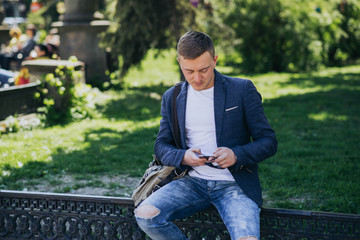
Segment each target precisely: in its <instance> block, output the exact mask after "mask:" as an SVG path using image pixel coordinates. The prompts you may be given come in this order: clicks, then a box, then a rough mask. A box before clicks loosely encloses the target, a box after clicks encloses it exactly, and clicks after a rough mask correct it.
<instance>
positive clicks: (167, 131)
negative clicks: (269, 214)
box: [135, 31, 277, 240]
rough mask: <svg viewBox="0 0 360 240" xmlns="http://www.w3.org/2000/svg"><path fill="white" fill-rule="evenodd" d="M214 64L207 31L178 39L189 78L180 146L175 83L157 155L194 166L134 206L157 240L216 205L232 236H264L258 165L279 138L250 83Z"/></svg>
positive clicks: (181, 102) (165, 102)
mask: <svg viewBox="0 0 360 240" xmlns="http://www.w3.org/2000/svg"><path fill="white" fill-rule="evenodd" d="M216 61H217V55H215V50H214V45H213V42H212V40H211V38H210V37H209V36H207V35H206V34H204V33H201V32H195V31H190V32H187V33H186V34H185V35H183V36H182V37H181V39H180V40H179V42H178V62H179V65H180V67H181V70H182V72H183V73H184V76H185V79H186V82H185V83H183V84H182V86H181V91H180V93H179V96H178V97H177V100H176V102H177V115H178V122H179V128H180V135H181V149H178V148H177V147H176V146H175V142H174V139H173V134H172V130H173V126H171V122H172V121H171V116H172V115H171V98H172V93H173V90H174V88H171V89H169V90H168V91H166V92H165V93H164V95H163V99H162V107H161V115H162V119H161V121H160V129H159V133H158V136H157V139H156V142H155V155H156V156H157V158H158V159H159V160H160V161H161V162H162V163H163V164H165V165H170V166H175V167H177V168H183V169H185V168H189V167H191V170H190V171H189V174H188V175H186V176H185V177H183V178H180V179H178V180H174V181H172V182H170V183H169V184H167V185H165V186H164V187H163V188H161V189H159V190H158V191H156V192H155V193H153V194H152V195H150V197H148V198H147V199H145V200H144V202H142V203H141V204H140V205H139V207H138V208H137V209H136V210H135V216H136V220H137V222H138V224H139V226H140V227H141V228H142V230H143V231H144V232H146V233H147V234H148V235H149V236H150V237H151V238H152V239H164V240H165V239H166V240H171V239H186V236H184V235H183V234H182V232H181V231H180V230H179V229H178V228H177V227H176V225H174V224H173V223H172V222H171V221H172V220H174V219H178V218H184V217H186V216H189V215H192V214H194V213H195V212H197V211H200V210H203V209H206V208H208V207H210V206H211V205H214V206H215V207H216V208H217V210H218V211H219V214H220V216H221V218H222V220H223V222H224V223H225V225H226V227H227V229H228V231H229V234H230V236H231V239H234V240H235V239H241V240H245V239H249V240H250V239H251V240H254V239H260V223H259V222H260V220H259V218H260V217H259V215H260V207H261V204H262V197H261V189H260V183H259V178H258V171H257V169H258V166H257V163H258V162H260V161H262V160H264V159H266V158H268V157H270V156H272V155H274V154H275V152H276V150H277V141H276V138H275V133H274V131H273V129H272V128H271V127H270V125H269V123H268V121H267V119H266V117H265V114H264V112H263V107H262V103H261V96H260V94H259V93H258V92H257V90H256V88H255V87H254V85H253V84H252V82H251V81H249V80H245V79H235V78H230V77H227V76H224V75H221V74H220V73H219V72H217V71H216V70H215V66H216ZM202 155H208V156H211V157H203V156H202Z"/></svg>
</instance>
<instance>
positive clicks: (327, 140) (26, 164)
mask: <svg viewBox="0 0 360 240" xmlns="http://www.w3.org/2000/svg"><path fill="white" fill-rule="evenodd" d="M154 57H155V52H153V51H150V52H149V54H148V56H147V58H146V59H145V60H144V61H143V62H142V63H141V67H140V68H132V69H131V70H130V72H129V75H128V76H126V78H125V84H126V87H125V88H124V89H123V90H121V91H115V90H109V91H107V92H104V93H103V94H102V95H101V99H99V101H97V102H98V104H99V112H101V116H99V117H97V118H95V119H92V120H90V119H87V120H83V121H79V122H73V123H71V124H68V125H64V126H54V127H51V128H47V129H35V130H32V131H24V132H19V133H13V134H6V135H2V136H1V137H0V186H1V188H2V189H17V190H22V189H26V187H27V186H29V184H31V182H34V181H39V182H43V181H48V180H52V179H53V176H58V175H71V176H76V179H88V180H89V181H91V180H92V178H93V176H95V175H106V176H118V175H120V174H127V175H129V176H136V177H140V176H141V175H142V174H143V172H144V170H145V168H146V167H147V165H148V163H149V162H150V161H151V154H152V153H153V146H154V141H155V139H156V135H157V132H158V128H159V122H160V119H161V116H160V106H161V96H162V94H163V93H164V92H165V91H166V89H168V88H169V87H170V86H172V85H174V84H175V83H176V82H178V81H179V69H178V65H177V63H176V52H175V50H171V51H164V52H163V55H160V56H158V57H157V58H154ZM222 69H225V70H226V72H227V73H228V75H232V72H237V74H236V75H235V76H237V77H242V78H248V79H251V80H252V81H253V82H254V83H255V86H256V87H257V89H258V90H259V92H260V93H261V95H262V97H263V103H264V110H265V112H266V115H267V117H268V119H269V122H270V124H271V125H272V127H273V128H274V130H275V132H276V134H277V139H278V141H279V148H278V152H277V154H276V155H275V156H274V157H272V158H270V159H267V160H266V161H264V162H261V163H260V164H259V176H260V180H261V183H262V186H263V190H264V191H263V192H264V202H265V207H284V208H295V209H306V210H321V211H333V212H346V213H358V214H359V213H360V199H359V197H358V192H360V185H359V184H354V179H359V178H360V175H359V174H360V172H359V171H354V169H359V168H360V161H359V156H358V147H359V146H358V142H359V139H360V108H359V106H358V105H359V101H360V66H347V67H343V68H327V69H322V70H320V71H318V72H309V73H296V74H290V73H266V74H254V75H245V74H238V71H233V69H232V68H230V67H225V68H224V67H219V68H218V70H219V71H220V72H221V70H222ZM53 185H56V182H54V181H53ZM99 185H101V183H99ZM84 186H88V184H85V185H84ZM105 186H107V187H110V188H114V187H115V185H111V184H107V185H104V187H105ZM77 187H81V185H77ZM60 190H61V191H65V190H68V191H70V190H71V189H70V188H63V189H58V190H57V191H60Z"/></svg>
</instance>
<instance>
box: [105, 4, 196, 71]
mask: <svg viewBox="0 0 360 240" xmlns="http://www.w3.org/2000/svg"><path fill="white" fill-rule="evenodd" d="M108 11H109V16H110V18H111V19H112V20H113V21H114V23H113V25H112V26H111V27H110V28H109V31H108V32H107V33H106V34H105V36H104V39H103V46H104V47H107V48H109V49H108V50H109V51H110V52H111V54H112V55H113V56H115V58H118V57H119V56H120V65H121V76H124V75H125V73H126V72H127V71H128V69H129V68H130V67H131V66H132V65H137V64H139V63H140V62H141V60H142V59H143V58H144V57H145V55H146V52H147V51H148V50H149V49H150V48H154V49H166V48H169V47H174V46H175V44H176V41H177V39H178V38H179V36H180V35H181V34H182V31H183V29H185V28H189V26H191V24H192V19H193V18H194V12H193V10H192V9H191V5H190V4H189V2H187V1H186V2H185V1H183V0H171V1H169V0H149V1H142V0H132V1H128V0H117V1H114V2H113V3H111V4H110V6H109V7H108Z"/></svg>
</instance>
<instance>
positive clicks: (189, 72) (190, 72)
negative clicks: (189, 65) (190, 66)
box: [186, 70, 194, 74]
mask: <svg viewBox="0 0 360 240" xmlns="http://www.w3.org/2000/svg"><path fill="white" fill-rule="evenodd" d="M186 72H187V73H188V74H192V73H193V72H194V71H189V70H188V71H186Z"/></svg>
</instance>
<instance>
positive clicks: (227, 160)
mask: <svg viewBox="0 0 360 240" xmlns="http://www.w3.org/2000/svg"><path fill="white" fill-rule="evenodd" d="M214 157H215V158H216V159H215V161H214V162H216V163H217V164H219V166H220V167H222V168H227V167H230V166H232V165H234V164H235V163H236V156H235V153H234V152H233V150H231V149H230V148H227V147H219V148H217V149H216V150H215V152H214ZM210 160H211V159H210Z"/></svg>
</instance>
